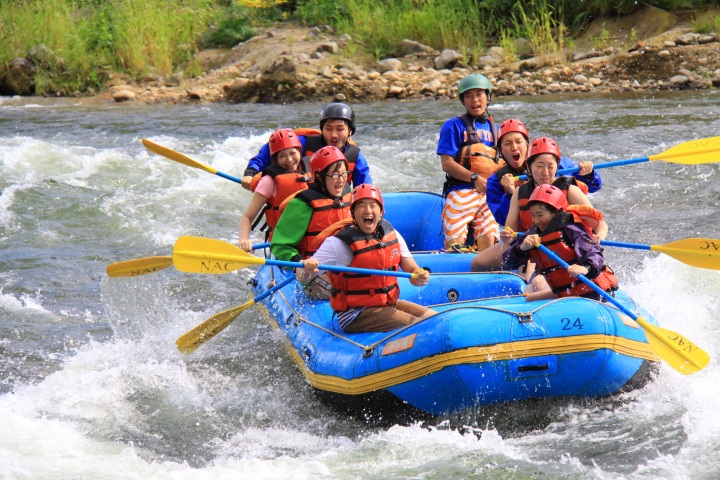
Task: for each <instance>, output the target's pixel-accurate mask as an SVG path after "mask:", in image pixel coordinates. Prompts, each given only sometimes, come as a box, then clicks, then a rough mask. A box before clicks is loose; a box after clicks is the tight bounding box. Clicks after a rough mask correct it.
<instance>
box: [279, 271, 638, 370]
mask: <svg viewBox="0 0 720 480" xmlns="http://www.w3.org/2000/svg"><path fill="white" fill-rule="evenodd" d="M273 273H274V272H273ZM491 273H498V272H475V274H477V275H487V274H491ZM502 273H507V274H510V275H516V274H514V273H511V272H502ZM442 275H467V272H458V273H443V274H442ZM273 277H274V275H273ZM273 279H274V278H273ZM277 293H278V294H279V295H280V297H281V298H282V299H283V300H284V301H285V304H286V305H287V306H288V307H289V308H290V310H291V311H292V313H293V316H294V317H295V319H296V320H297V321H299V322H303V323H306V324H308V325H310V326H313V327H315V328H317V329H319V330H322V331H323V332H325V333H329V334H330V335H332V336H334V337H336V338H338V339H340V340H343V341H345V342H347V343H349V344H351V345H354V346H356V347H358V348H360V349H362V350H363V351H364V352H365V353H364V355H365V357H369V356H370V355H372V353H373V351H374V350H375V348H376V347H377V346H378V345H380V344H381V343H383V342H385V341H387V340H389V339H391V338H393V337H395V336H397V335H400V334H401V333H403V332H404V331H405V330H407V329H408V328H410V327H412V326H414V325H417V324H418V323H420V322H424V321H425V320H428V319H430V318H433V317H434V315H433V316H432V317H428V318H425V319H423V320H420V322H417V323H414V324H412V325H407V326H405V327H402V328H399V329H397V330H393V332H392V333H391V334H389V335H387V336H385V337H383V338H381V339H380V340H378V341H376V342H374V343H372V344H370V345H363V344H361V343H358V342H356V341H354V340H351V339H349V338H348V337H346V336H345V335H343V334H340V333H337V332H336V331H334V330H330V329H328V328H326V327H323V326H322V325H318V324H317V323H315V322H313V321H311V320H309V319H307V318H305V317H304V316H302V315H300V313H298V312H297V310H295V309H294V308H293V306H292V304H291V303H290V302H289V301H288V299H287V298H286V297H285V294H283V292H282V291H281V290H280V291H278V292H277ZM512 297H517V298H524V297H525V295H499V296H495V297H486V298H483V299H482V300H495V299H504V298H512ZM573 298H574V297H573ZM577 298H580V297H577ZM628 298H629V297H628ZM560 300H563V298H556V299H554V300H551V301H549V302H546V303H544V304H542V305H540V306H539V307H537V308H535V309H533V310H529V311H527V312H518V311H514V310H509V309H506V308H500V307H489V306H483V305H477V306H462V304H465V303H472V302H477V301H478V299H469V300H461V301H458V302H446V303H437V304H434V305H430V306H429V308H432V307H441V306H446V305H457V307H456V308H474V309H479V310H489V311H493V312H500V313H507V314H510V315H515V316H516V317H517V318H518V321H520V322H521V323H529V322H531V321H532V316H533V314H534V313H537V312H539V311H540V310H542V309H543V308H545V307H547V306H549V305H551V304H553V303H555V302H558V301H560ZM585 300H587V301H590V302H595V303H599V304H601V305H603V306H604V307H610V308H613V309H615V310H617V311H618V312H619V311H620V309H619V308H617V307H616V306H615V305H613V304H611V303H604V302H600V301H598V300H593V299H590V298H585ZM630 301H631V302H632V303H633V305H634V306H635V310H636V311H637V310H638V306H637V303H636V302H635V300H633V299H632V298H630ZM451 310H455V308H453V309H450V310H445V311H444V312H449V311H451ZM444 312H439V313H444Z"/></svg>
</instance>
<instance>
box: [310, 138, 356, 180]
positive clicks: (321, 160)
mask: <svg viewBox="0 0 720 480" xmlns="http://www.w3.org/2000/svg"><path fill="white" fill-rule="evenodd" d="M341 161H342V162H345V167H347V165H348V163H347V159H346V158H345V155H343V153H342V152H341V151H340V149H339V148H337V147H333V146H330V145H328V146H327V147H322V148H321V149H320V150H318V151H317V152H315V153H313V156H312V157H310V170H312V174H313V175H317V174H318V173H320V172H322V171H323V170H325V169H326V168H327V167H329V166H330V165H332V164H333V163H335V162H341Z"/></svg>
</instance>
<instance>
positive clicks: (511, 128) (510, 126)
mask: <svg viewBox="0 0 720 480" xmlns="http://www.w3.org/2000/svg"><path fill="white" fill-rule="evenodd" d="M506 133H521V134H522V136H523V137H525V140H526V141H527V142H529V141H530V134H529V133H528V130H527V127H525V124H524V123H523V122H521V121H520V120H515V119H514V118H511V119H509V120H505V121H504V122H502V123H501V124H500V129H499V130H498V143H500V141H501V140H502V137H503V135H505V134H506Z"/></svg>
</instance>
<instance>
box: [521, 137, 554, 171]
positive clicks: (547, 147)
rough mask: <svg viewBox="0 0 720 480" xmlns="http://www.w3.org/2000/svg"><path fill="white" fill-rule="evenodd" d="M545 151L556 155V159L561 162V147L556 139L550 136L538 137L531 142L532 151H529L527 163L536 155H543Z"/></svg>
mask: <svg viewBox="0 0 720 480" xmlns="http://www.w3.org/2000/svg"><path fill="white" fill-rule="evenodd" d="M543 153H549V154H550V155H552V156H554V157H555V160H556V161H557V162H558V165H559V164H560V147H558V144H557V143H555V140H553V139H552V138H549V137H540V138H536V139H535V140H533V141H532V143H531V144H530V151H529V152H528V158H527V164H528V165H530V164H531V163H532V162H533V160H535V157H537V156H538V155H542V154H543Z"/></svg>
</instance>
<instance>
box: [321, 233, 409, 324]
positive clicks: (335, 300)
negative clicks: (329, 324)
mask: <svg viewBox="0 0 720 480" xmlns="http://www.w3.org/2000/svg"><path fill="white" fill-rule="evenodd" d="M335 236H336V237H337V238H339V239H341V240H342V241H343V242H345V243H346V244H347V245H348V246H350V249H351V250H352V253H353V259H352V261H351V262H350V265H349V266H351V267H357V268H371V269H374V270H389V271H393V272H396V271H398V269H399V266H400V260H401V257H400V244H399V242H398V238H397V235H396V234H395V229H394V228H393V227H392V225H391V224H390V222H388V221H387V220H385V219H382V220H380V223H379V224H378V227H377V231H376V233H375V234H370V235H367V234H365V233H363V232H362V231H361V230H360V229H359V228H358V227H357V225H350V226H347V227H345V228H343V229H342V230H341V231H340V232H338V233H336V234H335ZM329 277H330V284H331V285H332V287H333V288H332V297H331V298H330V305H331V306H332V308H333V310H335V311H336V312H344V311H345V310H347V309H348V308H350V307H384V306H387V305H395V304H396V303H397V301H398V298H399V297H400V288H399V287H398V282H397V278H396V277H386V276H381V275H372V274H362V273H334V272H329Z"/></svg>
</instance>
